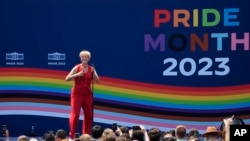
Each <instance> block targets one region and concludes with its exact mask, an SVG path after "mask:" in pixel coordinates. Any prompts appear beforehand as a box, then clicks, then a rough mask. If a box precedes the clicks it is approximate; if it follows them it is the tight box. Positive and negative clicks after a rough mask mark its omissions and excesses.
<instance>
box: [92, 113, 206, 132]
mask: <svg viewBox="0 0 250 141" xmlns="http://www.w3.org/2000/svg"><path fill="white" fill-rule="evenodd" d="M95 116H96V117H98V118H102V119H108V120H113V121H121V122H129V123H135V124H142V125H150V126H155V127H169V128H175V127H176V126H177V124H171V123H164V122H157V120H156V121H154V122H153V121H144V120H138V119H131V118H123V117H115V116H112V115H103V114H95ZM185 126H186V127H187V128H196V129H202V130H204V129H206V128H207V125H203V126H202V125H185Z"/></svg>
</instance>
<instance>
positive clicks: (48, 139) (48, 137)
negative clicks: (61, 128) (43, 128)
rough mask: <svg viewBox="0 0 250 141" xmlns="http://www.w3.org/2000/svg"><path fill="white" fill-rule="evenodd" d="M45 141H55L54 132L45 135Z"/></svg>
mask: <svg viewBox="0 0 250 141" xmlns="http://www.w3.org/2000/svg"><path fill="white" fill-rule="evenodd" d="M43 139H44V141H54V140H55V134H54V131H48V132H46V133H45V134H44V137H43Z"/></svg>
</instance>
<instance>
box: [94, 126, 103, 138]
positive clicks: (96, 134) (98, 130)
mask: <svg viewBox="0 0 250 141" xmlns="http://www.w3.org/2000/svg"><path fill="white" fill-rule="evenodd" d="M103 131H104V129H103V128H102V126H101V125H94V126H93V127H92V137H93V138H95V139H96V138H100V137H101V136H102V133H103Z"/></svg>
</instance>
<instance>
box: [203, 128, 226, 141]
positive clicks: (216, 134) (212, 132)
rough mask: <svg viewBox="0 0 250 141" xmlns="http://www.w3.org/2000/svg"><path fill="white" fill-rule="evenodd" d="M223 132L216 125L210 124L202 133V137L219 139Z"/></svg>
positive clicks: (215, 140) (212, 140) (216, 140)
mask: <svg viewBox="0 0 250 141" xmlns="http://www.w3.org/2000/svg"><path fill="white" fill-rule="evenodd" d="M221 135H222V132H221V131H219V130H217V128H216V127H215V126H208V127H207V130H206V132H205V133H203V134H202V137H204V138H205V140H211V141H218V140H219V139H220V138H221Z"/></svg>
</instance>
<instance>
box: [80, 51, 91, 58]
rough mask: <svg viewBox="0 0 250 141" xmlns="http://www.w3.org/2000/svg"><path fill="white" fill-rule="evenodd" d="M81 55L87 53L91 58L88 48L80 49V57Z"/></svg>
mask: <svg viewBox="0 0 250 141" xmlns="http://www.w3.org/2000/svg"><path fill="white" fill-rule="evenodd" d="M82 55H87V56H89V58H91V53H90V52H89V51H88V50H82V51H81V52H80V53H79V56H80V57H81V56H82Z"/></svg>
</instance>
